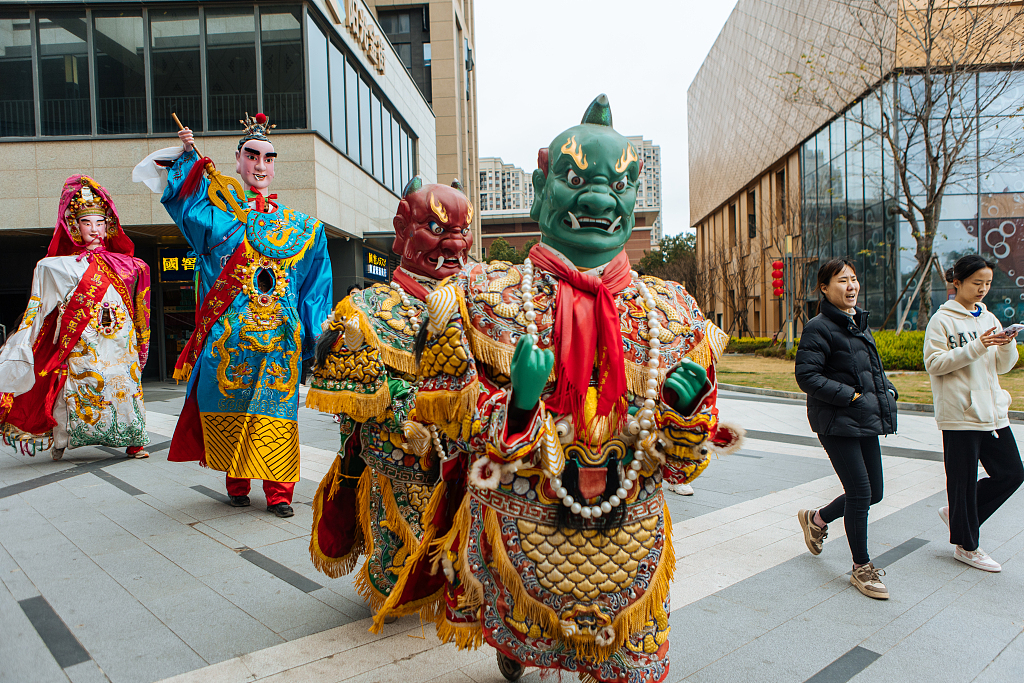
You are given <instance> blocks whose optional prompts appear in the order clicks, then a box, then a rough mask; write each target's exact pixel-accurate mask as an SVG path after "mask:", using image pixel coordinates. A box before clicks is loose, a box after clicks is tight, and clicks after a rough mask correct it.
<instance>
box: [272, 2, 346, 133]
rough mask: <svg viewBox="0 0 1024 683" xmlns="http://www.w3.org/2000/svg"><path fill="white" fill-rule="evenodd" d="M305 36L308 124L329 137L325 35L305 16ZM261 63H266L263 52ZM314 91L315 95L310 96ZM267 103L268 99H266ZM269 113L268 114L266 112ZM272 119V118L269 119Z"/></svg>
mask: <svg viewBox="0 0 1024 683" xmlns="http://www.w3.org/2000/svg"><path fill="white" fill-rule="evenodd" d="M306 22H307V25H306V36H307V37H308V39H309V50H308V55H309V92H310V95H311V96H310V98H309V105H310V112H309V124H310V127H311V128H312V129H313V130H317V131H320V134H321V135H323V136H324V137H325V138H328V139H330V137H331V98H330V79H329V78H328V74H327V36H325V35H324V34H323V32H322V31H321V30H320V28H319V27H318V26H317V25H316V23H315V22H314V21H313V19H312V18H311V17H309V16H308V15H307V17H306ZM263 63H264V64H266V63H267V58H266V54H264V58H263ZM313 93H316V96H315V97H314V96H312V94H313ZM267 102H268V103H269V101H267ZM268 115H269V114H268ZM271 121H273V119H271Z"/></svg>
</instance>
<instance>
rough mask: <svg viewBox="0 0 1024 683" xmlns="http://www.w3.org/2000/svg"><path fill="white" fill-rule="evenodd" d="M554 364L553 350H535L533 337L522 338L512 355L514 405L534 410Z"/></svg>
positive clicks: (525, 336)
mask: <svg viewBox="0 0 1024 683" xmlns="http://www.w3.org/2000/svg"><path fill="white" fill-rule="evenodd" d="M554 364H555V354H554V353H552V352H551V349H537V348H534V346H533V336H532V335H529V334H524V335H523V336H521V337H520V338H519V341H518V342H517V343H516V350H515V352H514V353H513V354H512V367H511V373H512V405H513V406H515V407H516V408H519V409H520V410H533V408H534V406H536V405H537V402H538V401H539V400H540V394H541V392H542V391H544V385H545V384H547V381H548V375H549V374H551V366H552V365H554Z"/></svg>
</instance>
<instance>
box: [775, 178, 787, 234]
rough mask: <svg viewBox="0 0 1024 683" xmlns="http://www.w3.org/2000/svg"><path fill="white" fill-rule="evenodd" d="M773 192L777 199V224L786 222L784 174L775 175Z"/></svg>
mask: <svg viewBox="0 0 1024 683" xmlns="http://www.w3.org/2000/svg"><path fill="white" fill-rule="evenodd" d="M775 192H776V193H777V194H778V197H779V222H781V223H785V222H786V172H785V171H779V172H778V173H776V174H775Z"/></svg>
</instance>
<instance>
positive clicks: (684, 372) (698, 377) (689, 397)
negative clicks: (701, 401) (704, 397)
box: [663, 360, 708, 414]
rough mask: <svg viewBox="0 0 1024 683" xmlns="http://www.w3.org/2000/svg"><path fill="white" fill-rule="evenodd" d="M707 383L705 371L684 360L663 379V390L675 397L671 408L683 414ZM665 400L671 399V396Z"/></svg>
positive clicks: (697, 365) (706, 372)
mask: <svg viewBox="0 0 1024 683" xmlns="http://www.w3.org/2000/svg"><path fill="white" fill-rule="evenodd" d="M707 381H708V371H707V370H705V369H704V368H702V367H701V366H700V365H699V364H697V363H694V362H693V361H691V360H684V361H683V362H682V363H680V364H679V365H677V366H676V368H675V369H674V370H673V371H672V372H670V373H669V374H668V377H667V378H665V385H664V388H663V390H668V391H671V392H672V393H674V394H675V395H676V398H675V401H674V402H673V404H672V407H673V408H675V409H676V410H678V411H679V412H680V413H684V414H685V413H686V412H688V409H689V408H690V406H691V404H692V403H693V401H694V399H696V398H697V394H699V393H700V390H701V389H703V388H704V385H705V384H706V383H707ZM666 398H668V399H671V396H666Z"/></svg>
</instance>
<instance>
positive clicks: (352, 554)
mask: <svg viewBox="0 0 1024 683" xmlns="http://www.w3.org/2000/svg"><path fill="white" fill-rule="evenodd" d="M341 465H342V458H341V456H340V455H339V456H337V457H336V458H335V459H334V464H333V465H331V469H330V470H329V471H328V472H327V474H326V476H324V478H323V480H322V481H321V482H320V486H319V488H317V490H316V495H315V496H314V497H313V533H312V535H311V536H310V538H309V557H310V559H311V560H312V561H313V566H314V567H316V569H317V571H319V572H322V573H324V574H326V575H327V576H329V577H331V578H332V579H336V578H338V577H340V576H345V575H346V574H348V573H349V572H351V571H352V570H353V569H355V568H356V564H357V563H358V562H359V556H360V555H361V554H362V553H363V548H364V546H365V537H364V535H363V532H362V528H361V527H360V528H359V529H357V533H358V534H359V535H358V536H357V537H356V539H355V541H354V542H353V543H352V550H350V551H349V552H348V554H347V555H345V556H343V557H328V556H327V555H325V554H324V552H323V551H322V550H321V549H320V539H319V534H318V532H317V528H318V527H319V525H320V517H321V516H322V515H323V505H324V503H323V501H324V496H326V497H327V499H328V500H329V499H331V498H334V496H335V495H337V493H338V489H339V488H340V486H341V478H342V477H341V476H340V475H341ZM369 471H370V470H369V468H367V469H366V470H364V471H363V475H364V476H365V475H366V473H367V472H369ZM359 483H360V486H361V485H362V478H360V482H359Z"/></svg>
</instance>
